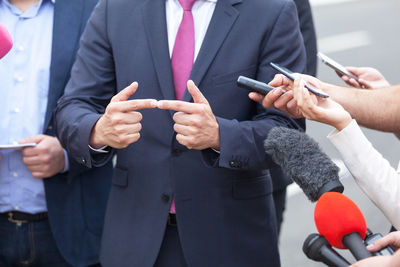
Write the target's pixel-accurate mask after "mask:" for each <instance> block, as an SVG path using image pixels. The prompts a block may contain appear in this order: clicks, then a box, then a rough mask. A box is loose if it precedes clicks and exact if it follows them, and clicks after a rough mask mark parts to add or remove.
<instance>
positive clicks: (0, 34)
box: [0, 24, 13, 59]
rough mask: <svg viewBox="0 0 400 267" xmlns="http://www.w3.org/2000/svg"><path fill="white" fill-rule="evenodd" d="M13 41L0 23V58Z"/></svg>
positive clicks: (5, 53)
mask: <svg viewBox="0 0 400 267" xmlns="http://www.w3.org/2000/svg"><path fill="white" fill-rule="evenodd" d="M12 46H13V41H12V38H11V35H10V33H9V32H8V30H7V28H6V26H4V25H3V24H0V59H2V58H3V57H4V56H5V55H7V53H8V52H9V51H10V50H11V48H12Z"/></svg>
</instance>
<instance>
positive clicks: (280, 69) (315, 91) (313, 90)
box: [269, 62, 329, 98]
mask: <svg viewBox="0 0 400 267" xmlns="http://www.w3.org/2000/svg"><path fill="white" fill-rule="evenodd" d="M269 64H270V65H271V67H272V68H274V69H275V70H276V71H278V72H279V73H282V74H283V75H285V76H286V77H288V78H289V79H291V80H292V81H294V80H295V79H296V77H295V76H294V75H293V71H291V70H289V69H287V68H285V67H282V66H279V65H278V64H275V63H273V62H271V63H269ZM305 87H306V88H307V90H308V91H310V92H311V93H313V94H314V95H316V96H320V97H323V98H327V97H329V95H327V94H326V93H324V92H322V91H320V90H318V89H316V88H314V87H312V86H310V85H308V84H305Z"/></svg>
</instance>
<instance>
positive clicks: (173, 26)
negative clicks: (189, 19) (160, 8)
mask: <svg viewBox="0 0 400 267" xmlns="http://www.w3.org/2000/svg"><path fill="white" fill-rule="evenodd" d="M216 4H217V0H197V1H196V2H195V3H194V5H193V8H192V14H193V21H194V43H195V44H194V61H196V58H197V55H198V54H199V51H200V48H201V44H202V43H203V40H204V36H205V35H206V32H207V29H208V25H209V24H210V21H211V17H212V15H213V13H214V9H215V5H216ZM165 12H166V16H167V30H168V45H169V56H170V57H171V56H172V50H173V49H174V44H175V38H176V35H177V33H178V29H179V25H180V24H181V21H182V17H183V9H182V7H181V5H180V4H179V1H178V0H167V2H166V3H165Z"/></svg>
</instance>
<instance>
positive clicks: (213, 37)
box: [182, 0, 241, 101]
mask: <svg viewBox="0 0 400 267" xmlns="http://www.w3.org/2000/svg"><path fill="white" fill-rule="evenodd" d="M240 2H241V0H218V2H217V5H216V7H215V10H214V14H213V16H212V18H211V21H210V24H209V26H208V29H207V33H206V36H205V37H204V40H203V43H202V45H201V48H200V51H199V54H198V55H197V58H196V61H195V62H194V65H193V69H192V72H191V75H190V79H192V80H193V81H194V83H195V84H196V85H200V83H201V82H202V80H203V78H204V75H205V74H206V73H207V70H208V68H209V67H210V65H211V63H212V62H213V60H214V58H215V56H216V55H217V53H218V50H219V48H220V47H221V45H222V43H223V42H224V40H225V38H226V37H227V36H228V34H229V32H230V30H231V29H232V26H233V24H234V22H235V21H236V19H237V17H238V16H239V12H238V11H237V10H236V9H235V8H234V7H233V5H234V4H237V3H240ZM191 99H192V96H191V95H190V94H189V92H188V91H187V90H186V91H185V94H184V96H183V98H182V100H183V101H191Z"/></svg>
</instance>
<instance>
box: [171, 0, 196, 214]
mask: <svg viewBox="0 0 400 267" xmlns="http://www.w3.org/2000/svg"><path fill="white" fill-rule="evenodd" d="M194 2H196V0H179V3H180V4H181V6H182V8H183V17H182V21H181V25H180V26H179V29H178V33H177V35H176V38H175V44H174V49H173V50H172V57H171V66H172V75H173V78H174V86H175V96H176V99H179V100H181V99H182V97H183V95H184V93H185V90H186V83H187V81H188V80H189V77H190V72H191V71H192V67H193V58H194V22H193V15H192V7H193V4H194ZM169 212H170V213H176V211H175V199H174V198H172V201H171V207H170V209H169Z"/></svg>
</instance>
